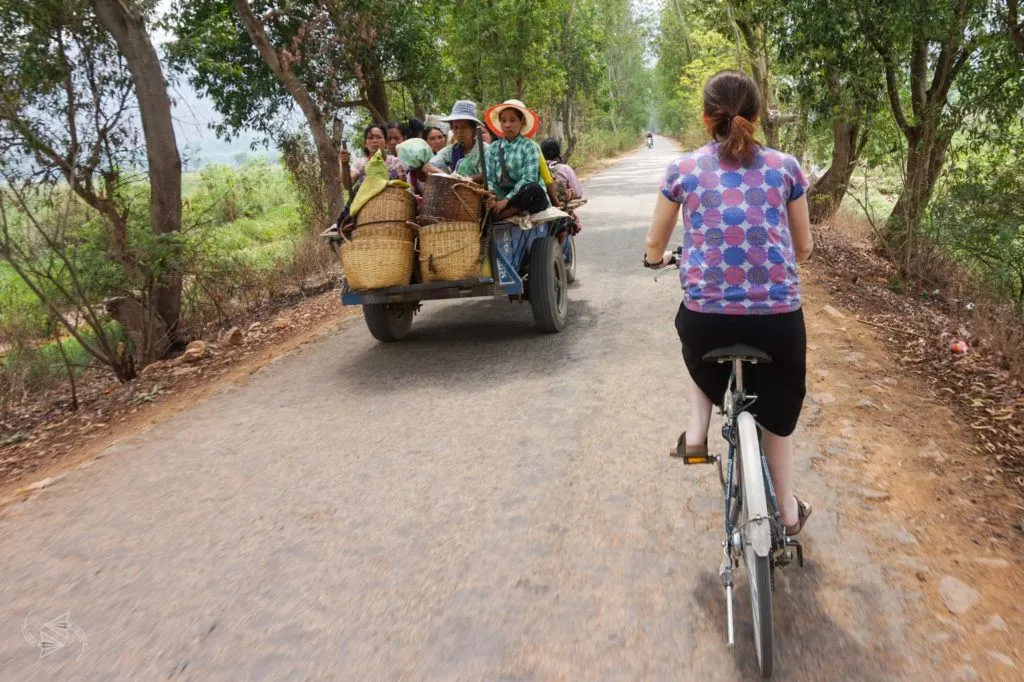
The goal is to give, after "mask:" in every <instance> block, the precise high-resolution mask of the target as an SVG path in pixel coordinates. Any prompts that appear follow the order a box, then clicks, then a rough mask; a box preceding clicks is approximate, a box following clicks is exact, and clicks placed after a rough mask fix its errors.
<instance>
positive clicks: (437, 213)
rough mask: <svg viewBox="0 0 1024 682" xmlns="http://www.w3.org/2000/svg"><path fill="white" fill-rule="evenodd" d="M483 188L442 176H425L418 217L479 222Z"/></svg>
mask: <svg viewBox="0 0 1024 682" xmlns="http://www.w3.org/2000/svg"><path fill="white" fill-rule="evenodd" d="M483 192H484V190H483V188H476V187H474V186H473V185H471V184H468V183H467V182H466V181H465V180H456V179H455V178H449V177H445V176H443V175H430V176H427V184H426V187H424V189H423V206H422V207H421V208H420V215H422V216H426V217H430V218H436V219H438V220H442V221H452V222H479V220H480V212H481V209H482V208H483V201H484V197H483Z"/></svg>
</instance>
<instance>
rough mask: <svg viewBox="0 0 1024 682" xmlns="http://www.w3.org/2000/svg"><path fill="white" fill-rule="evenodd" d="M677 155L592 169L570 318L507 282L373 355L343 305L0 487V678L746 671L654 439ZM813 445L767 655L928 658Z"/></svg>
mask: <svg viewBox="0 0 1024 682" xmlns="http://www.w3.org/2000/svg"><path fill="white" fill-rule="evenodd" d="M672 155H673V151H672V148H671V146H670V144H669V143H668V142H667V141H663V140H661V141H659V142H658V145H657V147H656V148H655V149H654V150H653V151H648V150H646V149H642V150H640V151H639V152H637V153H636V154H634V155H632V156H631V157H629V158H627V159H625V160H623V161H621V162H620V163H618V164H616V165H615V166H612V167H611V168H609V169H608V170H606V171H605V172H603V173H601V174H599V175H597V176H596V177H594V178H593V179H592V180H591V181H590V182H589V183H587V187H586V190H587V193H588V194H589V195H590V197H591V202H590V204H589V205H588V206H587V207H586V208H585V210H584V212H583V213H584V224H585V228H584V229H585V231H584V233H583V234H582V236H581V238H580V240H579V253H580V261H581V262H580V267H579V278H580V282H579V283H578V284H577V285H576V286H575V287H574V288H573V290H572V303H571V309H570V315H571V319H570V323H569V326H568V328H567V329H566V331H565V332H563V333H562V334H559V335H555V336H541V335H537V334H536V333H535V332H534V331H533V329H532V326H531V324H532V321H531V316H530V311H529V308H528V306H515V305H510V304H509V303H508V302H507V301H500V300H498V301H463V302H452V303H436V304H428V305H427V306H426V308H425V311H424V313H423V314H422V315H421V316H420V317H418V318H417V320H416V324H415V326H414V333H413V334H412V335H411V336H410V338H409V339H408V340H407V341H406V342H403V343H401V344H397V345H390V346H383V345H378V344H377V343H375V342H374V341H373V340H372V339H371V338H370V336H369V334H368V333H367V331H366V330H365V329H364V327H363V325H362V324H361V322H360V321H359V320H356V321H355V322H353V323H351V324H349V325H347V326H345V327H344V328H342V329H341V330H339V331H337V332H336V333H333V334H332V335H330V336H329V337H328V338H326V339H325V340H323V341H321V342H320V343H318V344H316V345H315V346H312V347H308V348H307V349H305V350H303V351H300V352H298V353H296V354H293V355H291V356H288V357H285V358H283V359H281V360H280V361H278V362H276V363H274V364H272V365H271V366H270V367H268V368H267V369H265V370H263V371H262V372H260V373H259V374H257V375H255V376H254V377H252V378H251V380H250V381H249V382H248V383H247V384H246V385H244V386H240V387H232V388H230V389H226V390H225V391H223V392H222V393H220V394H218V395H217V396H215V397H213V398H211V399H209V400H206V401H205V402H203V403H202V404H199V405H196V406H195V407H193V408H192V409H190V410H188V411H186V412H184V413H181V414H179V415H178V416H177V417H175V418H173V419H171V420H170V421H169V422H167V423H165V424H163V425H161V426H158V427H155V428H153V429H151V430H150V431H148V432H146V433H144V434H142V435H140V436H137V437H135V438H133V439H131V440H129V441H126V442H122V443H120V444H118V445H116V446H114V447H112V448H111V449H110V450H109V452H108V455H109V456H107V457H105V458H103V459H101V460H98V461H97V462H96V463H95V465H94V466H91V467H89V468H87V469H82V470H78V471H75V472H73V473H72V474H70V475H69V476H67V477H65V478H64V479H62V480H61V481H60V482H58V483H57V484H55V485H54V486H53V487H52V488H50V489H47V490H46V491H45V492H44V493H43V494H42V495H40V496H38V497H37V498H34V499H32V500H30V501H28V502H25V503H23V504H21V505H19V506H18V509H17V513H15V514H12V515H11V516H10V517H9V518H7V519H6V520H4V521H3V522H0V613H2V614H3V619H0V670H2V671H3V672H2V673H0V678H3V679H4V680H14V679H18V680H30V679H80V680H100V679H103V680H114V679H126V680H127V679H132V680H157V679H184V680H192V679H194V680H228V679H237V680H304V679H315V680H328V679H334V680H507V681H512V680H523V681H526V680H538V681H539V680H634V679H644V680H647V679H649V680H698V679H699V680H733V679H749V678H752V677H753V676H754V674H755V667H754V665H755V664H754V658H753V651H752V647H751V646H750V645H749V636H750V634H749V633H750V628H751V626H750V621H749V617H748V612H747V609H746V604H747V602H746V599H745V593H744V591H743V589H744V584H741V585H740V589H739V591H738V611H737V616H738V625H737V630H738V632H737V634H738V639H739V645H738V646H737V647H736V648H735V649H734V650H729V649H727V648H726V647H725V643H724V629H725V619H724V609H723V599H722V594H721V591H720V588H719V586H718V578H717V571H718V566H719V562H720V550H719V547H718V532H719V531H718V529H719V517H718V515H717V514H718V504H719V501H718V498H717V497H716V485H717V483H716V480H715V478H714V475H713V473H712V471H711V470H710V469H700V470H695V469H685V470H684V468H683V467H682V466H680V465H678V464H677V463H676V462H674V461H671V460H669V459H668V458H667V457H666V456H665V453H666V452H667V448H668V445H669V444H670V443H671V442H673V441H674V438H675V436H676V435H677V434H678V431H679V430H680V428H681V425H682V423H683V416H684V414H685V410H686V405H685V393H684V390H683V387H682V385H681V383H680V382H679V381H677V380H675V379H674V378H673V377H677V376H678V372H679V371H681V367H682V365H681V359H680V358H679V349H678V342H677V340H676V339H675V337H674V330H673V328H672V317H673V315H674V311H675V308H676V306H677V305H678V300H679V292H678V286H677V284H675V283H674V282H672V281H671V278H669V277H666V278H664V279H663V280H661V281H659V282H657V283H655V282H653V281H652V278H651V276H650V273H647V272H645V271H643V270H642V269H640V268H639V267H638V263H639V260H640V255H641V253H642V246H641V245H642V241H643V235H644V233H645V231H646V226H647V222H648V220H649V217H650V215H651V211H652V206H653V203H654V198H655V196H656V194H655V192H656V180H657V177H658V175H659V173H660V171H661V169H662V168H663V167H664V165H665V163H666V162H667V161H668V160H669V158H671V156H672ZM805 431H806V429H805ZM820 449H821V448H820V447H819V444H818V443H816V442H815V436H814V434H813V433H806V434H805V438H804V441H803V445H802V453H803V458H802V465H801V470H802V472H801V476H802V477H803V478H802V480H803V482H804V483H803V489H804V490H805V491H806V492H807V494H808V496H809V497H810V498H811V499H813V500H814V501H815V502H817V503H818V505H819V507H820V508H821V509H822V511H821V512H819V513H818V514H817V515H816V517H815V520H814V523H813V526H812V527H811V528H809V530H808V535H809V543H810V547H811V551H810V555H811V560H810V562H809V563H808V565H807V566H806V567H805V568H804V569H803V570H802V571H791V572H788V573H787V574H785V575H783V576H781V577H780V579H779V586H778V589H779V591H778V597H777V601H778V604H777V611H776V620H777V626H776V627H777V632H778V635H777V636H778V640H779V644H778V650H779V653H778V666H779V670H780V671H782V672H783V673H784V676H785V678H786V679H791V680H815V681H818V680H847V679H857V680H882V679H886V680H888V679H915V680H916V679H927V678H930V677H931V675H929V674H926V673H923V671H924V670H927V667H921V666H925V665H926V664H927V661H928V658H927V657H926V656H923V652H921V651H919V650H918V649H917V648H915V646H913V645H911V644H909V643H907V642H906V641H905V637H904V632H905V628H906V625H907V622H906V621H907V619H908V616H907V615H906V609H907V606H908V600H909V599H910V596H908V595H905V594H903V593H901V592H898V591H896V590H894V589H893V588H891V587H889V586H888V585H887V583H886V580H885V579H884V578H883V573H882V569H881V567H880V566H878V565H877V564H876V563H875V560H874V559H873V558H872V557H871V556H870V555H869V553H868V547H869V543H870V538H868V537H866V536H864V535H862V534H861V533H860V532H859V531H858V530H857V529H845V530H844V531H842V532H841V533H840V531H837V528H836V519H837V518H839V517H838V515H837V514H835V513H834V512H831V513H830V512H829V511H825V510H827V509H829V508H830V507H831V508H832V509H835V508H837V507H839V506H840V504H841V503H840V502H839V501H838V498H839V497H840V496H841V495H842V491H841V490H839V489H837V488H835V487H833V484H827V483H826V482H825V481H824V480H822V478H821V477H820V475H819V474H817V473H815V472H814V471H812V470H811V469H810V467H809V466H808V464H807V463H808V462H809V461H810V455H812V454H814V453H816V452H819V451H820ZM835 485H838V484H835ZM837 537H841V538H842V540H841V543H840V542H837V541H836V538H837ZM815 543H817V544H815ZM840 545H841V546H840ZM62 614H67V621H68V622H69V623H72V624H73V625H74V626H77V628H78V629H75V628H65V629H60V628H56V629H55V630H52V631H51V634H52V633H53V632H56V633H62V636H63V640H62V641H64V642H66V645H65V646H64V647H63V648H60V649H59V650H58V651H56V652H55V653H53V654H51V655H49V656H47V657H45V658H43V659H42V660H40V657H39V650H38V649H37V648H33V646H32V645H31V643H30V642H29V641H26V640H35V641H36V642H37V643H38V640H39V637H40V634H39V633H40V629H41V628H42V626H43V624H44V623H46V622H47V621H48V620H50V619H52V618H55V617H59V616H61V615H62ZM23 626H24V627H23ZM23 629H24V632H22V630H23ZM83 639H84V640H85V643H84V644H85V645H84V651H83V645H82V641H81V640H83Z"/></svg>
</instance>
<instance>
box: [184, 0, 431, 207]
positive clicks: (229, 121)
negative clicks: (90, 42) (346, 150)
mask: <svg viewBox="0 0 1024 682" xmlns="http://www.w3.org/2000/svg"><path fill="white" fill-rule="evenodd" d="M423 4H424V3H422V2H419V1H418V0H407V1H404V2H398V1H397V0H345V1H343V0H306V1H303V2H293V3H288V4H286V5H283V6H278V5H277V4H276V3H271V2H268V1H267V0H257V1H256V2H250V1H249V0H178V2H176V3H175V6H174V11H173V17H172V18H171V19H170V21H169V23H170V26H171V29H172V30H173V33H174V36H175V39H174V40H173V41H172V43H171V44H170V48H169V57H170V60H171V63H172V65H173V66H174V68H175V69H176V70H177V71H178V72H179V73H181V74H185V75H186V77H187V78H188V79H189V81H190V82H191V83H192V85H193V87H195V88H196V90H198V91H199V92H200V93H202V94H204V95H206V96H208V97H210V98H211V99H212V100H213V103H214V106H215V107H216V109H217V110H218V112H220V113H221V115H222V116H224V122H223V123H222V124H220V125H219V126H217V131H218V133H219V134H221V135H222V136H224V137H230V136H231V135H232V134H234V133H237V132H239V131H241V130H243V129H246V128H250V129H254V130H256V131H258V132H261V133H264V134H266V135H268V136H270V137H275V138H278V137H280V136H281V135H283V134H284V133H285V132H286V131H287V129H288V127H289V122H288V114H289V113H290V112H291V111H292V108H293V107H297V108H298V109H299V111H300V112H301V113H302V116H303V118H304V119H305V122H306V125H307V126H308V127H309V132H310V134H311V135H312V137H313V141H314V144H315V146H316V149H317V155H318V158H319V160H320V174H321V178H322V180H323V183H324V186H325V190H326V192H327V196H328V200H329V203H330V210H329V215H332V216H334V215H337V214H338V212H340V210H341V205H342V196H343V195H342V186H341V173H340V168H339V166H338V150H339V148H340V144H341V135H342V129H341V125H340V123H341V121H342V119H343V118H344V116H345V112H346V111H348V110H351V109H353V108H364V109H366V110H367V111H369V113H370V115H371V117H372V118H373V119H374V120H375V121H378V122H384V121H386V120H388V119H389V118H390V116H391V108H390V106H389V102H388V84H389V83H391V82H404V83H407V84H410V89H411V91H412V92H413V93H414V94H416V96H418V97H421V96H422V92H423V89H422V88H421V87H418V86H419V85H420V84H421V83H423V82H424V80H425V79H426V78H427V77H428V76H429V70H430V65H431V64H436V63H437V62H438V61H439V60H438V59H436V58H435V56H436V54H437V46H436V41H435V40H434V39H433V31H432V30H431V26H430V25H429V24H428V21H429V18H430V17H432V16H433V13H432V12H427V11H424V7H423Z"/></svg>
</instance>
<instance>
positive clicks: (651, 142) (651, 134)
mask: <svg viewBox="0 0 1024 682" xmlns="http://www.w3.org/2000/svg"><path fill="white" fill-rule="evenodd" d="M653 146H654V132H652V131H650V130H648V131H647V148H648V149H650V148H651V147H653Z"/></svg>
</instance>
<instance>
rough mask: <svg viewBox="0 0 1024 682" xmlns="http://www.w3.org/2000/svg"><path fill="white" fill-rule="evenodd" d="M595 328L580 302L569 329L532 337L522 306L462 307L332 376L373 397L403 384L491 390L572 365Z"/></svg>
mask: <svg viewBox="0 0 1024 682" xmlns="http://www.w3.org/2000/svg"><path fill="white" fill-rule="evenodd" d="M429 306H430V304H429V303H427V304H425V306H424V308H425V310H427V311H430V308H429ZM596 324H597V313H596V311H594V310H593V307H592V306H591V305H590V304H589V303H587V302H586V301H572V300H570V301H569V322H568V324H567V325H566V327H565V329H564V330H562V332H560V333H558V334H541V333H539V332H538V331H537V329H536V328H535V327H534V325H533V316H532V314H531V312H530V307H529V304H528V303H522V304H520V303H509V302H508V301H507V300H505V299H485V300H477V301H471V302H470V301H466V302H461V303H458V304H454V305H447V306H445V307H443V308H441V309H439V310H436V311H430V312H428V313H427V314H426V315H423V316H420V315H418V316H417V319H416V321H415V322H414V323H413V328H412V332H411V333H410V334H409V336H408V337H407V338H406V339H405V340H403V341H400V342H398V343H392V344H382V343H376V344H374V345H372V346H370V347H369V348H368V349H366V350H365V351H363V352H362V353H359V354H358V355H356V356H354V357H351V358H349V359H350V360H351V362H349V363H345V365H344V366H343V367H341V368H339V371H340V372H342V373H343V374H344V376H345V381H346V383H352V384H354V385H355V387H356V388H359V389H361V390H367V391H371V392H378V393H379V392H387V391H392V390H394V386H395V383H396V382H400V381H406V380H407V381H408V382H409V383H411V384H414V385H425V386H431V387H440V386H444V385H452V386H456V385H457V386H458V388H459V389H460V390H461V389H465V388H466V387H479V386H494V385H497V383H498V382H499V381H500V380H499V377H502V376H508V375H513V374H517V373H522V374H529V375H531V376H538V377H540V376H553V375H556V374H558V373H560V372H562V371H564V370H566V369H568V368H569V367H570V366H571V364H570V363H572V362H573V360H574V358H575V357H576V356H575V353H574V349H575V348H576V346H577V345H578V343H579V342H580V341H581V340H582V339H583V338H584V335H585V334H588V333H590V331H591V329H592V328H593V327H594V325H596ZM367 333H369V332H367Z"/></svg>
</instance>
